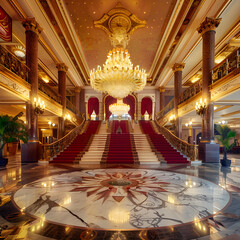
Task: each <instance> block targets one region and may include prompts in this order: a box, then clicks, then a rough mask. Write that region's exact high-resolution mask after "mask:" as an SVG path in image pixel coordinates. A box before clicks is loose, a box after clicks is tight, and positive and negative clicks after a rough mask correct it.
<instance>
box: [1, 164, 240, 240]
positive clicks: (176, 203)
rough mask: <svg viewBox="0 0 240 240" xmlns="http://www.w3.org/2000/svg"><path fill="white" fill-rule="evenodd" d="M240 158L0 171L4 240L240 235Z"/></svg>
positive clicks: (119, 239)
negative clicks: (237, 161)
mask: <svg viewBox="0 0 240 240" xmlns="http://www.w3.org/2000/svg"><path fill="white" fill-rule="evenodd" d="M239 173H240V165H239V166H238V165H233V166H232V167H231V168H222V167H220V166H219V165H217V164H206V165H201V166H185V165H146V166H142V165H141V166H139V165H136V166H131V165H115V166H112V165H111V166H109V165H104V166H100V165H95V166H94V167H93V166H84V168H83V167H82V166H79V165H64V164H62V165H47V166H40V165H37V164H29V165H24V166H20V165H19V166H13V167H11V168H7V169H5V170H1V171H0V197H1V200H0V232H1V235H0V239H4V238H5V239H39V240H41V239H84V240H85V239H109V240H115V239H116V240H117V239H118V240H123V239H142V240H145V239H146V240H147V239H201V240H203V239H240V219H239V216H240V174H239Z"/></svg>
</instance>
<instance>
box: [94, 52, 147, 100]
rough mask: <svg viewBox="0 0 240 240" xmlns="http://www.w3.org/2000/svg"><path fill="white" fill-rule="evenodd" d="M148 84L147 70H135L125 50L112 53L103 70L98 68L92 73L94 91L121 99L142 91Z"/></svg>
mask: <svg viewBox="0 0 240 240" xmlns="http://www.w3.org/2000/svg"><path fill="white" fill-rule="evenodd" d="M146 82H147V74H146V70H144V69H142V70H141V69H140V68H139V66H136V67H135V68H133V64H132V62H131V60H130V54H129V53H128V51H127V50H124V49H123V48H116V49H113V50H112V51H110V52H109V53H108V56H107V60H106V62H105V64H104V65H103V68H101V66H98V67H97V69H96V70H95V69H93V70H91V72H90V83H91V86H92V87H93V89H95V90H97V91H100V92H106V93H108V94H109V95H110V96H112V97H114V98H119V99H122V98H124V97H127V96H128V95H129V94H130V93H131V92H135V91H141V90H142V89H143V88H144V86H145V85H146Z"/></svg>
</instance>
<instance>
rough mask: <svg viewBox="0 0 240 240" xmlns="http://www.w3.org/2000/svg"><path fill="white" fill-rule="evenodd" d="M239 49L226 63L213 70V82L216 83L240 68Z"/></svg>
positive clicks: (223, 62)
mask: <svg viewBox="0 0 240 240" xmlns="http://www.w3.org/2000/svg"><path fill="white" fill-rule="evenodd" d="M239 50H240V48H238V49H237V50H236V51H235V52H233V53H232V54H231V55H229V56H228V57H227V58H226V59H225V60H224V61H222V62H221V63H219V64H218V65H217V66H215V67H214V68H213V70H212V82H213V83H214V82H216V81H218V80H220V79H222V78H223V77H225V76H226V75H228V74H229V73H231V72H233V71H234V70H235V69H237V68H239V67H240V57H239Z"/></svg>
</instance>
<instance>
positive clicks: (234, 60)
mask: <svg viewBox="0 0 240 240" xmlns="http://www.w3.org/2000/svg"><path fill="white" fill-rule="evenodd" d="M239 51H240V48H238V49H237V50H236V51H234V52H233V53H232V54H230V55H229V56H228V57H227V58H226V59H225V60H224V61H222V62H221V63H219V64H218V65H217V66H215V67H214V68H213V69H212V84H214V83H215V82H217V81H219V80H220V79H222V78H223V77H225V76H227V75H228V74H230V73H233V74H234V72H235V73H236V74H237V73H239V70H237V69H239V68H240V56H239ZM201 91H202V80H199V81H198V82H196V83H194V84H193V85H191V86H190V87H189V88H187V89H185V90H184V91H183V93H182V94H181V95H180V97H179V104H181V103H184V102H186V101H187V100H188V99H190V98H192V97H194V96H196V95H197V94H198V93H200V92H201ZM171 104H172V103H171V102H169V103H168V104H167V105H166V106H165V107H164V109H162V110H161V111H160V112H159V113H157V114H156V120H159V119H161V118H162V117H163V116H165V115H166V114H167V113H168V112H169V111H170V110H171V109H172V108H173V105H171Z"/></svg>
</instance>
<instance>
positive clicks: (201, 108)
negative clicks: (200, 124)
mask: <svg viewBox="0 0 240 240" xmlns="http://www.w3.org/2000/svg"><path fill="white" fill-rule="evenodd" d="M206 102H207V99H206V98H205V99H204V102H203V100H202V98H201V99H200V102H199V103H198V102H196V105H195V109H196V112H197V114H198V115H200V116H202V115H203V114H204V113H205V112H206V109H207V104H206Z"/></svg>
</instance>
